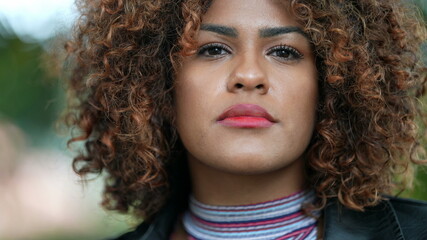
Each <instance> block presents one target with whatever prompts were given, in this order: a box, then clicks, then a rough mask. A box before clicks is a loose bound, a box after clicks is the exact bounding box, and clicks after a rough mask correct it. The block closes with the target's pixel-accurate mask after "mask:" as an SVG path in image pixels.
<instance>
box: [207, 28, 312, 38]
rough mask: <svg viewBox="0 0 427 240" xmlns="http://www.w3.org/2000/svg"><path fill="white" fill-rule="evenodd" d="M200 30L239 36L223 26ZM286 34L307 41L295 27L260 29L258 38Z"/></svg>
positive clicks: (304, 33) (305, 34)
mask: <svg viewBox="0 0 427 240" xmlns="http://www.w3.org/2000/svg"><path fill="white" fill-rule="evenodd" d="M200 30H203V31H209V32H214V33H218V34H220V35H224V36H227V37H232V38H237V37H238V36H239V33H238V31H237V29H235V28H234V27H227V26H224V25H217V24H202V25H201V26H200ZM288 33H299V34H301V35H303V36H304V37H305V38H307V39H309V37H308V35H307V33H306V32H304V31H303V30H302V29H301V28H299V27H295V26H290V27H270V28H262V29H260V30H259V36H260V37H261V38H269V37H275V36H278V35H282V34H288Z"/></svg>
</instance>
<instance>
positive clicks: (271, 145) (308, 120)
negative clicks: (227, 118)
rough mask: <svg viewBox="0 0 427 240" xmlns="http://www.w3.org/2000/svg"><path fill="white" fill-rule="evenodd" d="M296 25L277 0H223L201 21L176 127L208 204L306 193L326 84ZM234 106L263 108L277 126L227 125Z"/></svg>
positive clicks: (197, 189)
mask: <svg viewBox="0 0 427 240" xmlns="http://www.w3.org/2000/svg"><path fill="white" fill-rule="evenodd" d="M225 6H226V7H225ZM296 27H299V28H301V26H299V25H298V23H297V22H296V21H295V19H294V17H293V16H292V15H291V14H290V13H289V12H288V11H287V5H285V4H283V3H278V2H277V1H274V0H268V1H267V0H215V1H213V3H212V5H211V6H210V8H209V9H208V11H207V12H206V14H205V15H204V16H203V17H202V27H201V30H200V31H199V33H198V35H197V36H196V40H197V42H198V51H197V53H196V54H195V55H192V56H189V57H185V58H184V60H183V63H182V67H181V68H180V69H179V71H178V73H177V78H176V88H175V104H176V105H175V108H176V119H177V121H176V125H177V129H178V133H179V135H180V138H181V140H182V142H183V144H184V146H185V148H186V150H187V156H188V162H189V166H190V172H191V176H192V184H193V195H194V196H195V198H196V199H198V200H199V201H201V202H203V203H206V204H212V205H236V204H250V203H257V202H262V201H267V200H272V199H276V198H279V197H282V196H286V195H289V194H292V193H294V192H296V191H299V190H302V189H303V188H304V152H305V150H306V148H307V146H308V144H309V142H310V139H311V136H312V133H313V128H314V124H315V120H316V105H317V97H318V83H317V70H316V67H315V60H314V55H313V52H312V48H311V45H310V43H309V40H308V39H307V37H306V36H305V35H304V34H303V33H301V32H298V30H297V29H298V28H296ZM279 28H280V29H279ZM278 29H279V30H280V31H275V30H278ZM283 30H287V31H283ZM284 46H286V47H284ZM235 104H256V105H258V106H261V107H263V108H264V109H266V110H267V111H268V113H270V115H271V116H273V118H274V119H275V122H274V124H273V125H272V126H270V127H268V128H236V127H229V126H224V125H222V124H220V123H219V122H218V121H217V120H218V117H219V116H220V115H221V114H222V113H223V112H224V111H225V110H226V109H227V108H229V107H230V106H233V105H235Z"/></svg>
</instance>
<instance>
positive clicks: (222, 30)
mask: <svg viewBox="0 0 427 240" xmlns="http://www.w3.org/2000/svg"><path fill="white" fill-rule="evenodd" d="M200 30H204V31H209V32H214V33H218V34H221V35H225V36H227V37H232V38H237V36H238V35H239V34H238V33H237V30H236V29H235V28H233V27H226V26H223V25H216V24H202V25H201V26H200Z"/></svg>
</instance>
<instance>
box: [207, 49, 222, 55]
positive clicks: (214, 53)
mask: <svg viewBox="0 0 427 240" xmlns="http://www.w3.org/2000/svg"><path fill="white" fill-rule="evenodd" d="M208 52H209V54H210V55H218V54H221V49H220V48H218V47H215V48H211V49H209V51H208Z"/></svg>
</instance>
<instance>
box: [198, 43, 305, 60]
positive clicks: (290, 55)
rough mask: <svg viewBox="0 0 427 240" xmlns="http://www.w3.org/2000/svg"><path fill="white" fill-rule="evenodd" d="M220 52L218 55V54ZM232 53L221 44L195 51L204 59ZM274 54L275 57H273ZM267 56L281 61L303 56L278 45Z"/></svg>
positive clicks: (269, 50)
mask: <svg viewBox="0 0 427 240" xmlns="http://www.w3.org/2000/svg"><path fill="white" fill-rule="evenodd" d="M210 50H216V51H217V53H216V54H215V53H214V54H213V53H209V52H208V51H210ZM279 51H284V52H285V54H287V55H288V56H287V57H284V56H279V55H278V54H277V53H278V52H279ZM218 52H220V53H218ZM231 52H232V50H231V49H230V48H229V47H228V46H226V45H224V44H221V43H209V44H206V45H203V46H202V47H200V49H199V50H198V51H197V55H198V56H204V57H209V58H219V57H222V56H224V55H226V54H230V53H231ZM274 54H275V55H274ZM267 55H271V56H273V57H276V58H280V59H281V60H282V61H295V60H300V59H302V58H303V57H304V55H303V54H302V53H300V52H299V51H298V50H296V49H295V48H293V47H290V46H288V45H284V44H281V45H278V46H274V47H272V48H270V49H268V50H267Z"/></svg>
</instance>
